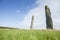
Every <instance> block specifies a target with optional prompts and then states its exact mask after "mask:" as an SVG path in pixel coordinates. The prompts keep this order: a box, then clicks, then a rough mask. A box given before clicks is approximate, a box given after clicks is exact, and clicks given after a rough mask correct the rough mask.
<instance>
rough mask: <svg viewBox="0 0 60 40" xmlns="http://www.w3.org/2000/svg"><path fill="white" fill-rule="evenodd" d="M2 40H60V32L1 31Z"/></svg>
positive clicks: (0, 37)
mask: <svg viewBox="0 0 60 40" xmlns="http://www.w3.org/2000/svg"><path fill="white" fill-rule="evenodd" d="M0 40H60V31H57V30H19V29H0Z"/></svg>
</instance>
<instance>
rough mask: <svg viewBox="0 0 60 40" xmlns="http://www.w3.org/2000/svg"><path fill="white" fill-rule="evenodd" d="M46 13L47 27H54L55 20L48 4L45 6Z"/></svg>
mask: <svg viewBox="0 0 60 40" xmlns="http://www.w3.org/2000/svg"><path fill="white" fill-rule="evenodd" d="M45 13H46V28H47V29H53V22H52V18H51V12H50V9H49V7H48V6H45Z"/></svg>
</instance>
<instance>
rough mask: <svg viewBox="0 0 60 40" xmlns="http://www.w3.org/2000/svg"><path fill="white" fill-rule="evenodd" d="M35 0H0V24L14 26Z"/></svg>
mask: <svg viewBox="0 0 60 40" xmlns="http://www.w3.org/2000/svg"><path fill="white" fill-rule="evenodd" d="M35 2H36V0H0V25H2V26H4V25H5V26H7V25H9V26H11V25H12V26H16V25H18V24H19V22H20V21H22V20H23V17H24V16H25V15H26V14H27V12H28V11H29V10H30V9H32V8H34V7H35V5H34V6H32V5H33V4H35Z"/></svg>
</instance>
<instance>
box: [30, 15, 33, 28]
mask: <svg viewBox="0 0 60 40" xmlns="http://www.w3.org/2000/svg"><path fill="white" fill-rule="evenodd" d="M33 21H34V15H33V16H32V20H31V25H30V29H32V28H33Z"/></svg>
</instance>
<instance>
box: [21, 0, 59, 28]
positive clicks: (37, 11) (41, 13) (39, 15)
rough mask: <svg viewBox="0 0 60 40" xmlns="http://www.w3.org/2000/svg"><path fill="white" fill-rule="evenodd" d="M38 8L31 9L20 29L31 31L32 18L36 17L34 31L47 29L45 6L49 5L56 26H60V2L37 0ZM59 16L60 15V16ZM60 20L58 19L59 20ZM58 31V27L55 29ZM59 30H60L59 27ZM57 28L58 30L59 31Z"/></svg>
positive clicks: (57, 0) (55, 0) (56, 0)
mask: <svg viewBox="0 0 60 40" xmlns="http://www.w3.org/2000/svg"><path fill="white" fill-rule="evenodd" d="M36 3H37V4H38V6H36V7H35V8H33V9H31V10H30V11H29V12H28V13H27V15H26V16H25V17H24V20H23V21H22V22H21V23H20V26H21V27H20V28H26V29H29V27H30V23H31V17H32V15H34V16H35V17H34V26H33V27H34V29H45V28H46V24H45V8H44V7H45V5H48V6H49V8H50V9H51V15H52V19H53V23H54V26H55V25H56V24H59V25H60V18H59V17H60V6H59V4H60V0H37V2H36ZM58 14H59V15H58ZM57 18H58V19H57ZM54 28H55V29H56V27H54ZM58 28H60V27H59V26H58ZM58 28H57V29H58Z"/></svg>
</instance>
